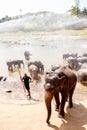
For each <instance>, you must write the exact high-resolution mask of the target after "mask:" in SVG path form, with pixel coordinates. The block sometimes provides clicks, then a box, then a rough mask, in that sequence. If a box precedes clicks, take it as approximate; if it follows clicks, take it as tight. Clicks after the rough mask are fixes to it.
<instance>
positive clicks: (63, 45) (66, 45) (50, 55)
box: [0, 36, 87, 75]
mask: <svg viewBox="0 0 87 130" xmlns="http://www.w3.org/2000/svg"><path fill="white" fill-rule="evenodd" d="M49 37H51V36H48V37H45V36H44V38H43V39H40V38H37V37H35V39H34V38H31V39H28V38H27V41H26V40H25V39H23V38H22V37H21V38H20V39H21V40H22V41H23V43H20V42H19V43H17V44H15V43H12V44H11V43H10V44H9V43H8V41H7V43H6V40H5V43H4V44H3V43H0V73H1V75H5V74H8V68H7V65H6V62H7V61H9V60H17V59H23V60H24V61H25V58H24V52H25V51H26V50H28V51H29V52H30V54H31V56H30V61H35V60H37V61H38V60H40V61H41V62H42V63H43V64H44V66H45V69H50V67H51V65H55V64H56V65H58V64H61V63H62V62H63V59H62V55H63V54H65V53H78V55H81V54H82V53H85V52H87V39H81V38H75V37H68V36H67V37H65V36H64V37H63V36H58V37H55V38H53V39H52V37H51V39H49ZM47 39H49V40H47ZM11 42H12V41H11Z"/></svg>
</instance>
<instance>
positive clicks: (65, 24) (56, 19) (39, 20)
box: [0, 11, 87, 33]
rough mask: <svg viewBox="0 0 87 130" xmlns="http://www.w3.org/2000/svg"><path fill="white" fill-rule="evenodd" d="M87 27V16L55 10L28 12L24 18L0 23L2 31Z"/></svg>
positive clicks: (0, 30)
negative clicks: (60, 12) (61, 12)
mask: <svg viewBox="0 0 87 130" xmlns="http://www.w3.org/2000/svg"><path fill="white" fill-rule="evenodd" d="M85 27H87V18H79V17H76V16H70V15H68V14H56V13H53V12H47V11H44V12H38V13H28V14H25V15H24V16H23V17H22V18H20V19H16V20H11V21H8V22H4V23H0V33H1V32H15V31H25V32H26V31H55V30H60V29H82V28H85Z"/></svg>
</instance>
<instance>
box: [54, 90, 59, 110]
mask: <svg viewBox="0 0 87 130" xmlns="http://www.w3.org/2000/svg"><path fill="white" fill-rule="evenodd" d="M54 99H55V102H56V109H55V110H56V111H57V110H58V109H59V106H60V99H59V92H56V93H54Z"/></svg>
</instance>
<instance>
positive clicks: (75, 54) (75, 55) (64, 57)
mask: <svg viewBox="0 0 87 130" xmlns="http://www.w3.org/2000/svg"><path fill="white" fill-rule="evenodd" d="M69 57H72V58H77V53H73V54H63V59H65V60H66V59H67V58H69Z"/></svg>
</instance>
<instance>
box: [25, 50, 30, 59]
mask: <svg viewBox="0 0 87 130" xmlns="http://www.w3.org/2000/svg"><path fill="white" fill-rule="evenodd" d="M24 56H25V59H26V60H30V52H29V51H28V50H26V51H25V52H24Z"/></svg>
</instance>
